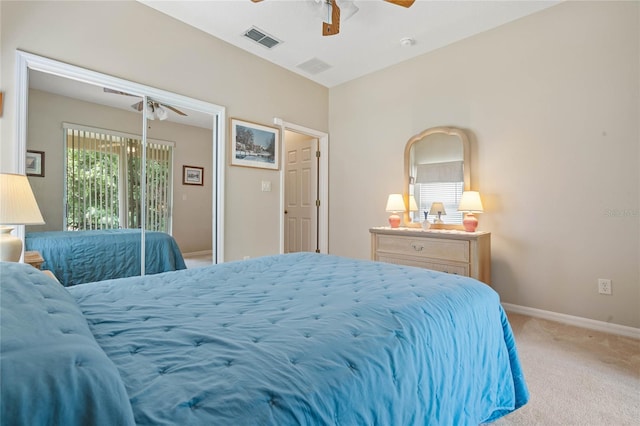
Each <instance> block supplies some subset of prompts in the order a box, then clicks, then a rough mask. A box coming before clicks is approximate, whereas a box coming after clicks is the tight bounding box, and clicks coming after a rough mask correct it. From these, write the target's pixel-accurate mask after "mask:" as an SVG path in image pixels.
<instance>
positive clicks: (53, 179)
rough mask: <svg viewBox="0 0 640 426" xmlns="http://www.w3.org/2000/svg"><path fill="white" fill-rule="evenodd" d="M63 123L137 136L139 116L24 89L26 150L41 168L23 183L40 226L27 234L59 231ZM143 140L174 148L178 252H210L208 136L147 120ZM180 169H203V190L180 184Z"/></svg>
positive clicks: (198, 130)
mask: <svg viewBox="0 0 640 426" xmlns="http://www.w3.org/2000/svg"><path fill="white" fill-rule="evenodd" d="M134 102H135V100H133V101H132V103H134ZM64 122H67V123H73V124H80V125H83V126H90V127H97V128H101V129H108V130H115V131H119V132H125V133H130V134H135V135H140V134H141V133H142V116H141V115H140V114H139V113H135V112H128V111H124V110H120V109H115V108H109V107H105V106H101V105H97V104H93V103H88V102H82V101H78V100H76V99H71V98H68V97H64V96H59V95H55V94H52V93H48V92H43V91H40V90H30V91H29V120H28V131H27V149H35V150H38V151H44V152H45V169H46V170H45V176H44V177H30V178H29V181H30V182H31V187H32V188H33V191H34V194H35V196H36V200H37V201H38V206H40V210H41V212H42V215H43V217H44V220H45V222H46V224H45V225H43V226H30V227H28V230H30V231H49V230H57V231H59V230H62V229H63V223H64V218H63V198H64V188H63V179H64V175H63V173H64V170H63V169H64V167H63V164H64V151H63V146H64V141H63V138H62V123H64ZM147 136H148V137H149V138H150V139H159V140H165V141H171V142H173V143H174V144H175V148H174V153H173V155H174V157H173V165H174V182H173V195H174V196H173V200H174V203H173V206H174V208H173V232H172V234H173V236H174V237H175V239H176V241H177V243H178V245H179V246H180V249H181V251H182V252H183V253H190V252H198V251H206V250H211V226H212V222H211V215H212V189H213V186H212V179H211V170H212V159H213V148H212V143H211V141H212V131H211V130H209V129H202V128H199V127H193V126H185V125H182V124H177V123H171V122H169V121H150V122H149V124H148V129H147ZM185 164H186V165H191V166H199V167H204V168H205V175H204V178H205V179H204V185H203V186H188V185H182V165H185Z"/></svg>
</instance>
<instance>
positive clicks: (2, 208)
mask: <svg viewBox="0 0 640 426" xmlns="http://www.w3.org/2000/svg"><path fill="white" fill-rule="evenodd" d="M42 224H44V219H42V214H40V209H39V208H38V203H36V198H35V197H34V196H33V191H32V190H31V185H29V180H28V179H27V177H26V176H25V175H16V174H12V173H0V261H3V262H18V261H20V256H21V255H22V240H21V239H20V238H18V237H16V236H14V235H11V231H13V227H11V226H4V225H42Z"/></svg>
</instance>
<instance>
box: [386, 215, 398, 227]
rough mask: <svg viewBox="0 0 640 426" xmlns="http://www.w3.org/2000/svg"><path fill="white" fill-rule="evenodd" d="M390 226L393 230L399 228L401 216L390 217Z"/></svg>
mask: <svg viewBox="0 0 640 426" xmlns="http://www.w3.org/2000/svg"><path fill="white" fill-rule="evenodd" d="M389 226H391V227H392V228H397V227H399V226H400V216H398V215H397V214H395V213H394V214H392V215H391V216H389Z"/></svg>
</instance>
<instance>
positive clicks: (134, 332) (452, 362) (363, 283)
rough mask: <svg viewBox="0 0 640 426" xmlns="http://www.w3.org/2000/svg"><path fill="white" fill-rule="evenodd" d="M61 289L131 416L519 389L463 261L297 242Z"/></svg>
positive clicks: (349, 415)
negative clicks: (440, 263)
mask: <svg viewBox="0 0 640 426" xmlns="http://www.w3.org/2000/svg"><path fill="white" fill-rule="evenodd" d="M67 290H68V291H69V292H70V293H71V294H72V295H73V296H74V298H75V299H76V301H77V303H78V305H79V306H80V309H81V310H82V312H83V313H84V315H85V317H86V318H87V321H88V323H89V327H90V329H91V331H92V333H93V335H94V336H95V339H96V341H97V342H98V344H99V345H100V346H101V347H102V348H103V350H104V351H105V353H106V354H107V355H108V357H109V358H110V359H111V360H112V361H113V363H114V364H115V365H116V366H117V368H118V371H119V372H120V375H121V377H122V379H123V382H124V384H125V387H126V390H127V392H128V395H129V398H130V401H131V406H132V407H133V413H134V416H135V421H136V423H137V424H139V425H145V424H146V425H161V424H165V425H176V424H183V425H278V426H283V425H427V424H436V425H440V424H443V425H477V424H480V423H482V422H488V421H491V420H494V419H496V418H498V417H501V416H502V415H504V414H506V413H508V412H511V411H513V410H514V409H516V408H518V407H520V406H521V405H523V404H525V403H526V402H527V400H528V391H527V388H526V384H525V381H524V377H523V374H522V371H521V368H520V363H519V360H518V357H517V352H516V348H515V343H514V339H513V335H512V332H511V328H510V326H509V323H508V321H507V319H506V316H505V313H504V311H503V310H502V307H501V306H500V302H499V297H498V295H497V293H495V292H494V291H493V290H492V289H491V288H490V287H488V286H486V285H485V284H482V283H480V282H478V281H476V280H473V279H471V278H467V277H460V276H455V275H449V274H445V273H440V272H435V271H430V270H424V269H418V268H412V267H405V266H398V265H391V264H385V263H378V262H369V261H360V260H350V259H345V258H340V257H336V256H329V255H320V254H310V253H300V254H289V255H279V256H271V257H264V258H258V259H252V260H249V261H240V262H231V263H226V264H221V265H214V266H211V267H205V268H200V269H189V270H186V271H178V272H168V273H165V274H159V275H154V276H147V277H136V278H129V279H127V280H118V281H117V282H114V281H105V282H100V283H91V284H84V285H78V286H74V287H70V288H68V289H67Z"/></svg>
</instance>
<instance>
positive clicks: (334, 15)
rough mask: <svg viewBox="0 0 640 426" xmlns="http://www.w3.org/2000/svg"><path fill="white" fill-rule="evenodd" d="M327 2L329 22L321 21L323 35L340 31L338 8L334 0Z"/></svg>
mask: <svg viewBox="0 0 640 426" xmlns="http://www.w3.org/2000/svg"><path fill="white" fill-rule="evenodd" d="M328 4H329V5H330V6H331V23H330V24H328V23H326V22H323V23H322V35H323V36H330V35H336V34H338V33H339V32H340V8H339V7H338V4H337V3H336V0H329V2H328Z"/></svg>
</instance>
